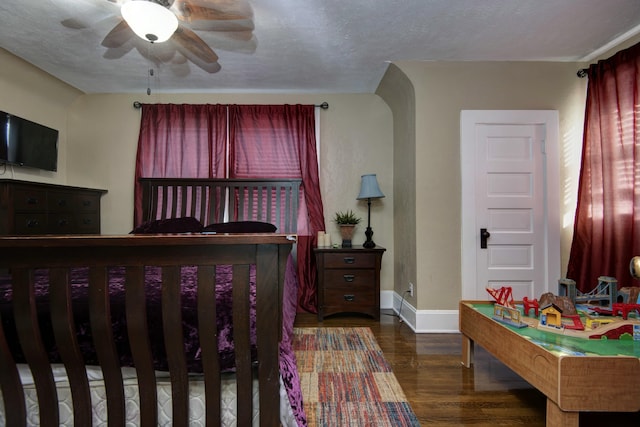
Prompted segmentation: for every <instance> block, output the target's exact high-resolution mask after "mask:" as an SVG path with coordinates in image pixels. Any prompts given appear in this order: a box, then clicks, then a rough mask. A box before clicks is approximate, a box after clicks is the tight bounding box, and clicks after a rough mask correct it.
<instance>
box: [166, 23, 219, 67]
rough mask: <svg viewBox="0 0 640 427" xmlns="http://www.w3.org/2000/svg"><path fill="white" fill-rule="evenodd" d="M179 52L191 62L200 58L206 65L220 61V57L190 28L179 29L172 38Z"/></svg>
mask: <svg viewBox="0 0 640 427" xmlns="http://www.w3.org/2000/svg"><path fill="white" fill-rule="evenodd" d="M171 40H173V41H174V42H175V43H176V45H177V46H178V50H180V52H181V53H182V54H183V55H185V56H186V57H187V58H189V60H190V61H191V62H194V60H193V58H199V59H200V60H201V61H204V62H205V63H214V62H217V61H218V55H216V53H215V52H214V51H213V50H212V49H211V48H210V47H209V46H208V45H207V44H206V43H205V42H204V41H203V40H202V39H201V38H200V37H198V36H197V35H196V33H194V32H193V31H191V30H189V29H188V28H184V27H179V28H178V29H177V30H176V32H175V33H173V36H172V37H171Z"/></svg>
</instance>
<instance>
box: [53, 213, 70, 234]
mask: <svg viewBox="0 0 640 427" xmlns="http://www.w3.org/2000/svg"><path fill="white" fill-rule="evenodd" d="M47 222H48V224H49V226H48V227H47V231H48V233H49V234H74V233H76V232H77V231H75V230H76V218H75V216H74V214H73V213H51V214H49V217H48V218H47Z"/></svg>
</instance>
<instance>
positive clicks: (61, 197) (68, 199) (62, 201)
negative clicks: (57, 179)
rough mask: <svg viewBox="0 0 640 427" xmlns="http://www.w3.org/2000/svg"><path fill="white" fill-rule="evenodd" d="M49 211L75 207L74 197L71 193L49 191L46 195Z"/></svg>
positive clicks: (71, 209) (67, 210) (68, 210)
mask: <svg viewBox="0 0 640 427" xmlns="http://www.w3.org/2000/svg"><path fill="white" fill-rule="evenodd" d="M47 196H48V197H47V208H48V209H49V212H70V211H73V210H75V209H76V204H77V203H76V198H75V196H74V194H73V193H66V192H58V191H50V192H49V194H48V195H47Z"/></svg>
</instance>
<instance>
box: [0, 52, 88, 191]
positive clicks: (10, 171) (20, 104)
mask: <svg viewBox="0 0 640 427" xmlns="http://www.w3.org/2000/svg"><path fill="white" fill-rule="evenodd" d="M0 64H2V65H1V66H0V94H2V96H0V110H1V111H5V112H7V113H10V114H14V115H16V116H20V117H23V118H25V119H28V120H31V121H33V122H37V123H41V124H43V125H45V126H48V127H50V128H53V129H57V130H58V131H59V134H58V150H59V156H58V172H48V171H42V170H38V169H32V168H24V167H19V166H7V167H6V168H5V167H4V166H0V179H20V180H25V181H37V182H49V183H60V184H68V182H67V175H66V169H67V162H66V150H67V133H68V132H67V110H68V108H69V106H70V105H71V103H72V102H73V101H74V100H75V99H76V98H77V97H78V96H80V95H82V92H80V91H79V90H77V89H75V88H73V87H71V86H69V85H67V84H65V83H63V82H61V81H60V80H58V79H56V78H54V77H52V76H50V75H49V74H47V73H45V72H43V71H41V70H40V69H38V68H35V67H34V66H32V65H31V64H29V63H27V62H25V61H23V60H21V59H19V58H17V57H16V56H14V55H12V54H11V53H9V52H7V51H6V50H4V49H2V48H0ZM76 184H77V183H76Z"/></svg>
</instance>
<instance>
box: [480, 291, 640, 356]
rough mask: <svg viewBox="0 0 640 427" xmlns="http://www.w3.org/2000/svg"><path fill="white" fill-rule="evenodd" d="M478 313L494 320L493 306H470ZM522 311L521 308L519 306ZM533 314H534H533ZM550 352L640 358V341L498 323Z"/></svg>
mask: <svg viewBox="0 0 640 427" xmlns="http://www.w3.org/2000/svg"><path fill="white" fill-rule="evenodd" d="M470 305H471V307H473V308H474V309H475V310H477V311H478V312H480V313H482V314H483V315H485V316H487V317H489V318H492V317H493V304H492V303H483V304H470ZM518 308H520V309H521V311H522V308H521V306H518ZM532 313H533V312H532ZM497 323H499V324H501V325H503V326H504V327H505V328H508V329H510V330H512V331H514V332H515V333H517V334H519V335H521V336H523V337H524V338H526V339H528V340H530V341H531V342H533V343H536V344H537V345H539V346H541V347H543V348H545V349H546V350H548V351H551V352H553V353H557V354H559V355H564V356H633V357H638V358H640V341H634V340H631V339H628V340H611V339H584V338H576V337H570V336H565V335H562V334H560V333H557V334H556V333H553V332H547V331H542V330H539V329H536V328H533V327H526V328H517V327H515V326H510V325H507V324H505V323H502V322H497Z"/></svg>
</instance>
